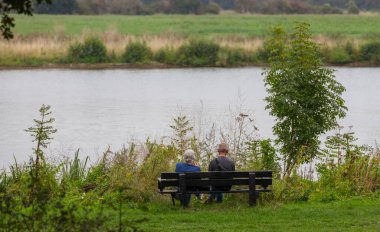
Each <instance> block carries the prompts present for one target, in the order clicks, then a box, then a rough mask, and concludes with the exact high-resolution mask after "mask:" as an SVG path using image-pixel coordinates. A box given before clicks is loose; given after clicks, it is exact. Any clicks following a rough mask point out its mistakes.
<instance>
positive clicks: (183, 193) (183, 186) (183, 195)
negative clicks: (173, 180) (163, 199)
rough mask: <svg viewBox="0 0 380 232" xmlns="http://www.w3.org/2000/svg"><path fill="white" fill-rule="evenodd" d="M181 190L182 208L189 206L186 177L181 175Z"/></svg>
mask: <svg viewBox="0 0 380 232" xmlns="http://www.w3.org/2000/svg"><path fill="white" fill-rule="evenodd" d="M179 188H180V191H181V205H182V207H186V206H187V191H186V175H185V174H179Z"/></svg>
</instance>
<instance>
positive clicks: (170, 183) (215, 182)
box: [158, 178, 272, 188]
mask: <svg viewBox="0 0 380 232" xmlns="http://www.w3.org/2000/svg"><path fill="white" fill-rule="evenodd" d="M158 181H159V183H160V187H161V188H162V187H175V186H178V185H179V180H174V179H172V180H171V179H169V180H167V179H166V180H163V179H159V180H158ZM248 184H249V179H248V178H235V179H186V186H187V187H202V186H229V185H248ZM256 185H261V186H269V185H272V179H271V178H260V179H256Z"/></svg>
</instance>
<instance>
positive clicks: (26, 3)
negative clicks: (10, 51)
mask: <svg viewBox="0 0 380 232" xmlns="http://www.w3.org/2000/svg"><path fill="white" fill-rule="evenodd" d="M36 2H37V3H42V2H46V3H51V2H52V0H36ZM13 12H15V13H17V14H25V15H32V14H33V4H32V0H0V14H2V16H1V23H0V32H1V34H2V36H3V37H4V38H5V39H11V38H13V33H12V30H11V29H12V27H14V26H15V20H14V18H13V17H11V16H9V14H10V13H13Z"/></svg>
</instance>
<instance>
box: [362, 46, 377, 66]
mask: <svg viewBox="0 0 380 232" xmlns="http://www.w3.org/2000/svg"><path fill="white" fill-rule="evenodd" d="M360 58H361V60H362V61H368V62H370V63H372V64H378V63H380V41H374V42H369V43H367V44H364V45H363V46H362V47H361V53H360Z"/></svg>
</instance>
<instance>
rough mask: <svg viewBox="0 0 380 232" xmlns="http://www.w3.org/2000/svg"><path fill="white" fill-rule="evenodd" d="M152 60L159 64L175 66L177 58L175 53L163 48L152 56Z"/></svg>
mask: <svg viewBox="0 0 380 232" xmlns="http://www.w3.org/2000/svg"><path fill="white" fill-rule="evenodd" d="M153 59H154V60H155V61H157V62H159V63H164V64H175V63H176V59H177V56H176V52H175V51H174V50H173V49H172V48H169V47H165V48H161V49H160V50H158V51H157V52H156V53H155V54H154V56H153Z"/></svg>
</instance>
